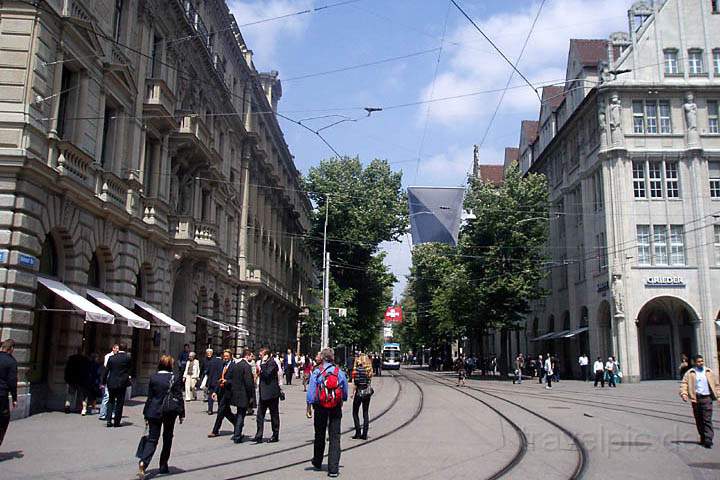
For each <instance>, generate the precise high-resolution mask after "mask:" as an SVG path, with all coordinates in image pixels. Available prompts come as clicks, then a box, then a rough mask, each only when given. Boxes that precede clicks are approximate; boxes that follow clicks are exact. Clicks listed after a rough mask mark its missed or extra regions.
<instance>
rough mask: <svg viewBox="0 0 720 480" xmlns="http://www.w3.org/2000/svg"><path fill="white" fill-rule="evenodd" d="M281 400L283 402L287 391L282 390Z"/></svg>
mask: <svg viewBox="0 0 720 480" xmlns="http://www.w3.org/2000/svg"><path fill="white" fill-rule="evenodd" d="M280 401H281V402H284V401H285V392H283V391H282V390H280Z"/></svg>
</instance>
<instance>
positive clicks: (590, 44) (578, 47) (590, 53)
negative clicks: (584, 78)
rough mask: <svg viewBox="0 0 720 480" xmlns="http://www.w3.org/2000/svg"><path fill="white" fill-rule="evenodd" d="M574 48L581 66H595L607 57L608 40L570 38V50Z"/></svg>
mask: <svg viewBox="0 0 720 480" xmlns="http://www.w3.org/2000/svg"><path fill="white" fill-rule="evenodd" d="M573 47H574V49H575V52H576V55H577V59H578V61H579V62H580V63H581V64H582V65H583V66H593V67H594V66H596V65H597V64H598V62H600V61H603V60H604V61H607V59H608V41H607V40H597V39H579V38H572V39H570V51H572V50H573Z"/></svg>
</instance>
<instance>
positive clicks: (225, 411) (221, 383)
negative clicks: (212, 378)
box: [208, 350, 237, 438]
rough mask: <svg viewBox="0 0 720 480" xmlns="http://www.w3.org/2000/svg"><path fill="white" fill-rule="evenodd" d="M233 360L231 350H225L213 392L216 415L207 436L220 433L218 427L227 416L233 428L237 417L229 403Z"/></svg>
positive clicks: (230, 399)
mask: <svg viewBox="0 0 720 480" xmlns="http://www.w3.org/2000/svg"><path fill="white" fill-rule="evenodd" d="M233 365H234V362H233V358H232V352H231V351H230V350H225V351H224V352H223V358H222V370H220V378H218V381H217V388H216V389H215V391H214V392H213V396H214V397H215V400H217V402H218V411H217V416H216V417H215V423H214V425H213V429H212V431H211V432H210V433H208V438H214V437H217V436H218V435H220V427H221V426H222V421H223V419H225V418H227V419H228V421H229V422H230V423H231V424H232V425H233V429H234V428H235V423H236V421H237V418H235V414H234V413H233V412H232V409H231V408H230V405H231V403H232V395H231V394H230V382H229V379H230V369H231V368H232V367H233Z"/></svg>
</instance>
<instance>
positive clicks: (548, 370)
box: [545, 353, 554, 390]
mask: <svg viewBox="0 0 720 480" xmlns="http://www.w3.org/2000/svg"><path fill="white" fill-rule="evenodd" d="M553 374H554V372H553V360H552V357H551V356H550V354H549V353H548V355H547V358H545V378H546V379H547V385H545V388H547V389H548V390H551V389H552V378H553Z"/></svg>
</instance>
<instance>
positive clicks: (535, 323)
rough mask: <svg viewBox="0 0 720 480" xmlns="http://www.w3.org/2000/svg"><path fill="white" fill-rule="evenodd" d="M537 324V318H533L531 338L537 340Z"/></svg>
mask: <svg viewBox="0 0 720 480" xmlns="http://www.w3.org/2000/svg"><path fill="white" fill-rule="evenodd" d="M539 323H540V321H539V320H538V318H537V317H535V318H534V319H533V324H532V335H533V338H537V336H538V328H539V327H538V324H539Z"/></svg>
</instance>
